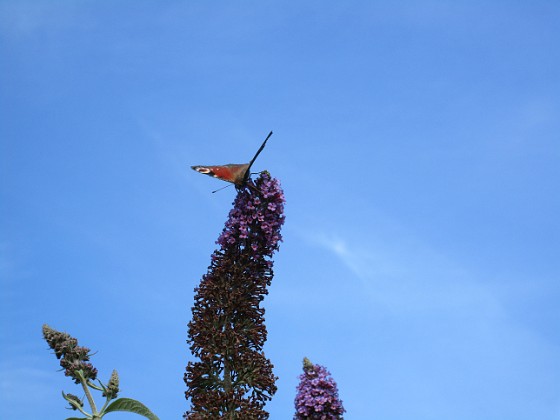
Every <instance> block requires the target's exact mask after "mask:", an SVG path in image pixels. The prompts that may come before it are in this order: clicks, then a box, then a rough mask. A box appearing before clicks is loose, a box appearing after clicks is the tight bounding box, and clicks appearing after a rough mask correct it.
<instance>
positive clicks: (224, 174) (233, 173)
mask: <svg viewBox="0 0 560 420" xmlns="http://www.w3.org/2000/svg"><path fill="white" fill-rule="evenodd" d="M191 168H193V169H194V170H195V171H197V172H199V173H201V174H205V175H209V176H212V177H214V178H218V179H221V180H223V181H227V182H231V183H232V184H235V185H240V186H241V185H244V183H245V174H246V173H247V170H248V169H249V164H248V163H243V164H236V163H230V164H229V165H215V166H191Z"/></svg>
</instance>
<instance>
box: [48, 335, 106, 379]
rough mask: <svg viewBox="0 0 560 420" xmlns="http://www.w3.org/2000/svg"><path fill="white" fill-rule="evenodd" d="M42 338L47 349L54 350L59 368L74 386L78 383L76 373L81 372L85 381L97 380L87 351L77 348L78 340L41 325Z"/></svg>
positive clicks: (83, 348)
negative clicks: (71, 380) (72, 381)
mask: <svg viewBox="0 0 560 420" xmlns="http://www.w3.org/2000/svg"><path fill="white" fill-rule="evenodd" d="M43 337H44V338H45V340H46V341H47V343H48V345H49V347H50V348H51V349H53V350H54V354H55V355H56V358H57V359H61V360H60V366H61V367H62V368H63V369H64V374H65V375H66V376H70V377H71V378H72V379H74V382H75V383H76V384H79V383H80V377H79V376H78V373H77V371H82V375H83V377H84V379H86V380H95V378H97V369H96V368H94V367H93V365H92V364H91V363H88V361H89V349H88V348H87V347H80V346H78V340H76V339H75V338H73V337H71V336H70V335H69V334H67V333H63V332H60V331H56V330H54V329H52V328H51V327H49V326H48V325H47V324H45V325H43Z"/></svg>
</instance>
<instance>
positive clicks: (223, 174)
mask: <svg viewBox="0 0 560 420" xmlns="http://www.w3.org/2000/svg"><path fill="white" fill-rule="evenodd" d="M270 136H272V131H271V132H270V133H269V134H268V136H267V137H266V139H265V140H264V142H263V144H262V145H261V147H260V148H259V150H258V151H257V153H256V154H255V156H254V157H253V159H251V161H250V162H249V163H229V164H227V165H208V166H204V165H197V166H191V168H192V169H194V170H195V171H197V172H198V173H201V174H204V175H209V176H212V177H214V178H218V179H221V180H222V181H227V182H231V183H232V184H235V186H236V187H238V188H243V187H245V186H246V185H247V181H249V178H250V176H251V172H250V169H251V166H253V162H255V159H256V158H257V156H258V155H259V153H261V152H262V150H263V149H264V146H265V145H266V142H267V141H268V139H269V138H270Z"/></svg>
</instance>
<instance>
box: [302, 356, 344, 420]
mask: <svg viewBox="0 0 560 420" xmlns="http://www.w3.org/2000/svg"><path fill="white" fill-rule="evenodd" d="M299 379H300V383H299V385H298V387H297V395H296V399H295V406H296V413H295V415H294V420H309V419H320V420H340V419H342V414H343V413H344V412H345V411H346V410H344V407H343V406H342V401H341V400H340V398H339V397H338V388H337V386H336V382H335V381H334V379H333V378H332V377H331V374H330V373H329V372H328V371H327V369H325V367H324V366H320V365H314V364H313V363H311V361H310V360H309V359H308V358H307V357H306V358H304V359H303V373H302V374H301V375H300V376H299Z"/></svg>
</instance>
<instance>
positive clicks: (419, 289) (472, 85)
mask: <svg viewBox="0 0 560 420" xmlns="http://www.w3.org/2000/svg"><path fill="white" fill-rule="evenodd" d="M559 21H560V4H559V3H558V2H554V1H532V2H521V1H490V2H478V1H475V2H472V1H453V2H451V1H448V2H444V1H399V2H389V1H347V2H340V1H307V2H300V1H284V2H272V1H259V2H257V1H242V2H225V1H222V2H220V1H217V2H204V1H166V2H154V1H143V0H141V1H124V0H122V1H112V2H94V1H49V2H47V1H26V0H23V1H8V0H4V1H1V2H0V63H1V64H0V69H1V71H0V84H1V86H2V89H1V91H0V107H1V109H0V142H1V169H0V170H1V212H2V216H1V219H0V224H1V225H0V226H1V235H2V237H1V241H0V251H1V259H0V267H1V268H0V269H1V272H0V274H1V279H2V280H1V288H2V293H1V301H0V304H1V309H0V314H1V317H0V319H1V331H0V337H1V343H0V346H1V348H2V351H1V352H0V375H1V377H0V387H1V388H0V417H2V418H3V419H16V418H17V419H19V420H31V419H33V420H34V419H36V418H39V417H40V418H44V419H59V418H63V416H69V415H70V413H69V412H67V411H65V409H64V408H63V407H64V402H63V400H62V398H61V397H60V391H61V390H65V391H66V392H73V391H74V392H76V393H77V392H79V390H78V389H77V388H76V387H75V386H74V385H73V384H72V383H71V381H70V380H68V379H67V378H65V377H64V376H63V375H62V374H61V373H59V372H57V369H58V364H57V361H56V359H55V358H54V356H53V355H52V354H50V352H49V350H48V349H47V346H46V344H45V343H44V342H43V340H42V337H41V325H42V324H43V323H48V324H50V325H51V326H52V327H54V328H57V329H60V330H65V331H67V332H69V333H71V334H72V335H74V336H76V337H78V339H79V340H80V343H81V344H82V345H85V346H88V347H90V348H92V350H94V351H96V352H97V353H96V355H95V357H94V359H93V360H94V363H95V365H96V366H97V367H98V369H99V370H100V372H101V376H102V378H105V379H107V378H108V377H109V375H110V372H111V370H112V369H113V368H116V369H117V370H118V371H119V373H120V376H121V385H122V386H121V388H122V390H123V396H128V397H132V398H137V399H140V400H141V401H143V402H145V403H146V404H147V405H148V406H149V407H150V408H152V409H153V411H154V412H156V414H158V415H159V416H160V418H161V419H162V420H163V419H172V418H180V417H181V415H182V413H183V412H184V411H185V410H186V409H187V407H188V405H187V402H186V401H185V400H184V397H183V393H184V391H185V386H184V383H183V381H182V376H183V373H184V367H185V366H186V364H187V361H188V360H189V358H190V353H189V350H188V347H187V345H186V343H185V340H186V335H187V327H186V325H187V323H188V321H189V319H190V308H191V306H192V303H193V289H194V287H195V286H196V285H197V284H198V282H199V280H200V278H201V276H202V275H203V274H204V273H205V272H206V268H207V266H208V264H209V263H210V254H211V252H212V251H213V249H214V247H215V244H214V241H215V240H216V239H217V237H218V235H219V233H220V231H221V229H222V227H223V223H224V221H225V220H226V217H227V213H228V211H229V209H230V206H231V202H232V201H233V198H234V194H235V191H234V189H232V188H230V189H226V190H224V191H221V192H220V193H217V194H211V191H212V190H214V189H216V188H219V187H220V186H221V182H220V181H217V180H213V179H211V178H208V177H203V176H200V175H199V174H197V173H195V172H194V171H192V170H191V169H190V168H189V166H190V165H197V164H222V163H243V162H246V161H248V160H249V159H250V158H251V157H252V155H253V154H254V152H255V151H256V149H257V148H258V146H259V145H260V143H261V142H262V140H263V139H264V137H265V136H266V134H267V133H268V132H269V131H270V130H274V135H273V136H272V137H271V139H270V141H269V142H268V145H267V147H266V149H265V150H264V151H263V153H262V154H261V155H260V157H259V159H258V160H257V162H256V163H255V166H254V169H255V170H263V169H268V170H269V171H270V172H271V173H272V175H273V176H275V177H277V178H279V179H280V181H281V183H282V185H283V188H284V191H285V194H286V199H287V204H286V224H285V226H284V230H283V234H284V243H283V244H282V246H281V249H280V252H279V253H278V254H277V256H276V259H275V274H276V275H275V278H274V281H273V284H272V287H271V288H270V294H269V296H267V298H266V299H265V301H264V305H265V307H266V311H267V312H266V323H267V327H268V331H269V339H268V341H267V344H266V347H265V351H266V354H267V356H268V357H269V358H270V359H271V360H272V362H273V363H274V365H275V373H276V374H277V375H278V376H279V377H280V379H279V380H278V382H277V385H278V392H277V394H276V396H275V397H274V399H273V400H272V402H270V403H269V404H268V405H267V408H268V410H269V411H270V413H271V416H270V418H271V420H282V419H289V418H291V416H292V414H293V399H294V396H295V387H296V384H297V376H298V375H299V374H300V372H301V361H302V359H303V357H304V356H307V357H309V358H310V359H311V360H312V361H313V362H315V363H319V364H322V365H325V366H326V367H327V368H328V369H329V370H330V371H331V373H332V374H333V377H334V378H335V380H336V381H337V382H338V385H339V390H340V395H341V398H342V399H343V401H344V405H345V407H346V409H347V415H346V418H347V419H359V420H361V419H364V420H367V419H384V420H401V419H403V420H404V419H420V420H421V419H442V420H443V419H455V420H472V419H483V420H484V419H488V420H496V419H508V420H515V419H527V420H529V419H530V420H534V419H539V420H540V419H543V420H546V419H556V420H558V419H560V328H559V325H560V323H559V321H560V309H559V306H558V302H559V299H560V285H559V275H560V257H559V255H560V254H559V249H560V240H559V238H560V222H559V221H558V214H560V198H559V196H560V195H559V188H558V186H559V181H560V48H558V45H559V41H560V26H559V25H558V22H559ZM115 418H116V415H115ZM120 418H123V419H124V418H135V417H133V416H127V415H121V417H120Z"/></svg>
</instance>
